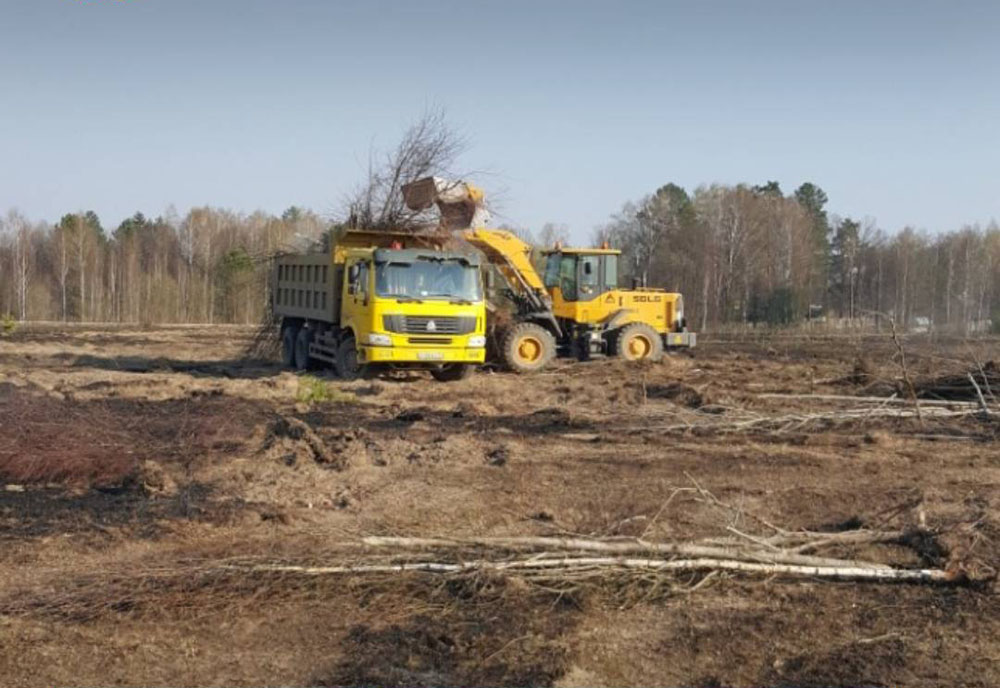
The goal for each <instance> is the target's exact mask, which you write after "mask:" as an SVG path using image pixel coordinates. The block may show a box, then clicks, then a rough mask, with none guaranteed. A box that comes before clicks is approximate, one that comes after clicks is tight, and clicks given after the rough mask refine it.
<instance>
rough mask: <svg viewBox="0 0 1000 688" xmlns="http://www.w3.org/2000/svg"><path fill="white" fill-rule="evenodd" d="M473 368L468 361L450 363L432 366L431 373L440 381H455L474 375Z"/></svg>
mask: <svg viewBox="0 0 1000 688" xmlns="http://www.w3.org/2000/svg"><path fill="white" fill-rule="evenodd" d="M472 368H473V366H471V365H469V364H468V363H450V364H448V365H444V366H441V367H440V368H431V375H433V376H434V379H435V380H437V381H438V382H455V381H456V380H464V379H465V378H467V377H469V376H470V375H472Z"/></svg>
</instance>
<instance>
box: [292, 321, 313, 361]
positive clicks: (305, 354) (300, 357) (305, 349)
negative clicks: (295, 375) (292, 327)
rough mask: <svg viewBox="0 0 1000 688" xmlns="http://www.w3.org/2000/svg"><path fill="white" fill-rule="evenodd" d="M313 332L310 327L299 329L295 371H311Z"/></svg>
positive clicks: (296, 340)
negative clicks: (310, 350)
mask: <svg viewBox="0 0 1000 688" xmlns="http://www.w3.org/2000/svg"><path fill="white" fill-rule="evenodd" d="M312 338H313V331H312V330H310V329H309V328H308V327H302V328H300V329H299V333H298V334H297V335H296V337H295V369H296V370H309V344H310V342H312Z"/></svg>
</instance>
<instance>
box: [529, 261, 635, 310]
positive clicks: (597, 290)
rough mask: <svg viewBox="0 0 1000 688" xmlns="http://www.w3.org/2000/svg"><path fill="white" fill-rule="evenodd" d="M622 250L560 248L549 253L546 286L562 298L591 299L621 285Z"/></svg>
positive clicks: (546, 267)
mask: <svg viewBox="0 0 1000 688" xmlns="http://www.w3.org/2000/svg"><path fill="white" fill-rule="evenodd" d="M620 255H621V252H620V251H614V250H611V249H560V248H556V249H554V250H552V251H548V252H546V253H545V277H544V282H545V288H546V289H547V290H548V291H549V293H550V294H555V290H556V289H558V290H559V295H560V297H561V299H562V301H568V302H575V301H591V300H593V299H595V298H596V297H597V296H599V295H601V294H604V293H606V292H609V291H614V290H615V289H617V288H618V259H619V256H620Z"/></svg>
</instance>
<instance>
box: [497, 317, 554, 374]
mask: <svg viewBox="0 0 1000 688" xmlns="http://www.w3.org/2000/svg"><path fill="white" fill-rule="evenodd" d="M555 355H556V340H555V337H553V336H552V333H551V332H549V331H548V330H546V329H545V328H544V327H542V326H541V325H536V324H535V323H529V322H523V323H517V324H516V325H513V326H511V327H510V328H509V329H508V330H507V331H506V332H504V334H503V336H502V337H501V339H500V356H501V358H502V359H503V362H504V364H506V366H507V367H508V368H510V369H511V370H512V371H514V372H515V373H534V372H537V371H539V370H541V369H542V368H544V367H545V366H547V365H548V364H549V363H550V362H551V361H552V359H553V358H555Z"/></svg>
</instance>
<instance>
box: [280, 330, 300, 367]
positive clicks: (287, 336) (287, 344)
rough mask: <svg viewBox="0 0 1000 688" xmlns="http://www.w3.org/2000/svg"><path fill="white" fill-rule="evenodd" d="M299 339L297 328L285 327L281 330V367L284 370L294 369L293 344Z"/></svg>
mask: <svg viewBox="0 0 1000 688" xmlns="http://www.w3.org/2000/svg"><path fill="white" fill-rule="evenodd" d="M298 337H299V328H298V327H297V326H295V325H286V326H285V327H284V328H283V329H282V330H281V365H282V366H283V367H285V368H294V367H295V342H296V340H297V339H298Z"/></svg>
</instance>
